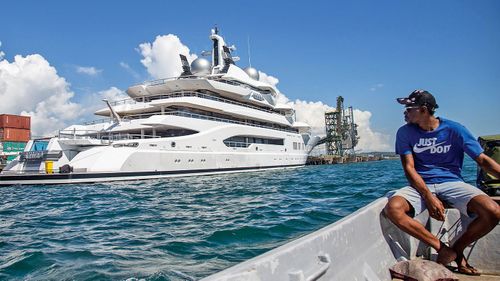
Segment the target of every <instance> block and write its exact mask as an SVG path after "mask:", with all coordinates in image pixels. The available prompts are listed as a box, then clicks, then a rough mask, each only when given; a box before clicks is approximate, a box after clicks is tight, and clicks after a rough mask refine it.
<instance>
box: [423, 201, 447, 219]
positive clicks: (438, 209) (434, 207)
mask: <svg viewBox="0 0 500 281" xmlns="http://www.w3.org/2000/svg"><path fill="white" fill-rule="evenodd" d="M424 200H425V205H427V210H429V216H431V217H432V218H434V219H436V220H438V221H444V206H443V203H442V202H441V200H439V199H438V198H437V197H436V196H435V195H430V196H427V197H426V198H424Z"/></svg>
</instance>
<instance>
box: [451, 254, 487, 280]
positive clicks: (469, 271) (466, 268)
mask: <svg viewBox="0 0 500 281" xmlns="http://www.w3.org/2000/svg"><path fill="white" fill-rule="evenodd" d="M462 261H465V265H462ZM455 262H456V263H457V272H458V273H460V274H465V275H472V276H480V275H481V272H479V270H477V269H476V268H474V267H473V266H472V265H470V264H469V262H468V261H467V260H466V259H465V257H464V255H463V254H462V255H458V256H457V258H456V259H455Z"/></svg>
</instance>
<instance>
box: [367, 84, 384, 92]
mask: <svg viewBox="0 0 500 281" xmlns="http://www.w3.org/2000/svg"><path fill="white" fill-rule="evenodd" d="M383 87H384V84H381V83H379V84H376V85H373V86H372V87H371V88H370V91H371V92H375V91H377V90H378V89H381V88H383Z"/></svg>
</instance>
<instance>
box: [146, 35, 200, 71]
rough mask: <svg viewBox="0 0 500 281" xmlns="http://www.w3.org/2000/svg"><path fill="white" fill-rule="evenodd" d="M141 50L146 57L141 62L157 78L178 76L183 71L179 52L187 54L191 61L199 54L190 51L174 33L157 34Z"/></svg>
mask: <svg viewBox="0 0 500 281" xmlns="http://www.w3.org/2000/svg"><path fill="white" fill-rule="evenodd" d="M139 51H140V53H141V55H142V56H143V57H144V58H143V59H142V60H141V63H142V64H143V65H144V66H145V67H146V69H147V71H148V73H149V74H150V75H151V76H152V77H153V78H155V79H161V78H170V77H177V76H179V75H180V74H181V73H182V65H181V60H180V58H179V54H182V55H185V56H186V57H187V59H188V61H189V62H192V61H193V60H195V59H196V58H197V57H198V56H197V55H194V54H190V53H189V48H188V47H186V46H185V45H184V44H182V42H181V40H180V39H179V37H177V36H176V35H173V34H168V35H161V36H156V39H155V41H154V42H153V43H142V44H140V45H139Z"/></svg>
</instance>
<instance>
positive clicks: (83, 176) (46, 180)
mask: <svg viewBox="0 0 500 281" xmlns="http://www.w3.org/2000/svg"><path fill="white" fill-rule="evenodd" d="M303 166H304V165H287V166H270V167H242V168H226V169H199V170H177V171H175V170H174V171H154V172H114V173H105V172H103V173H67V174H30V173H28V174H6V175H1V176H0V185H35V184H37V185H38V184H72V183H97V182H112V181H133V180H151V179H162V178H172V177H186V176H205V175H214V174H227V173H241V172H255V171H262V170H272V169H285V168H298V167H303Z"/></svg>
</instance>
